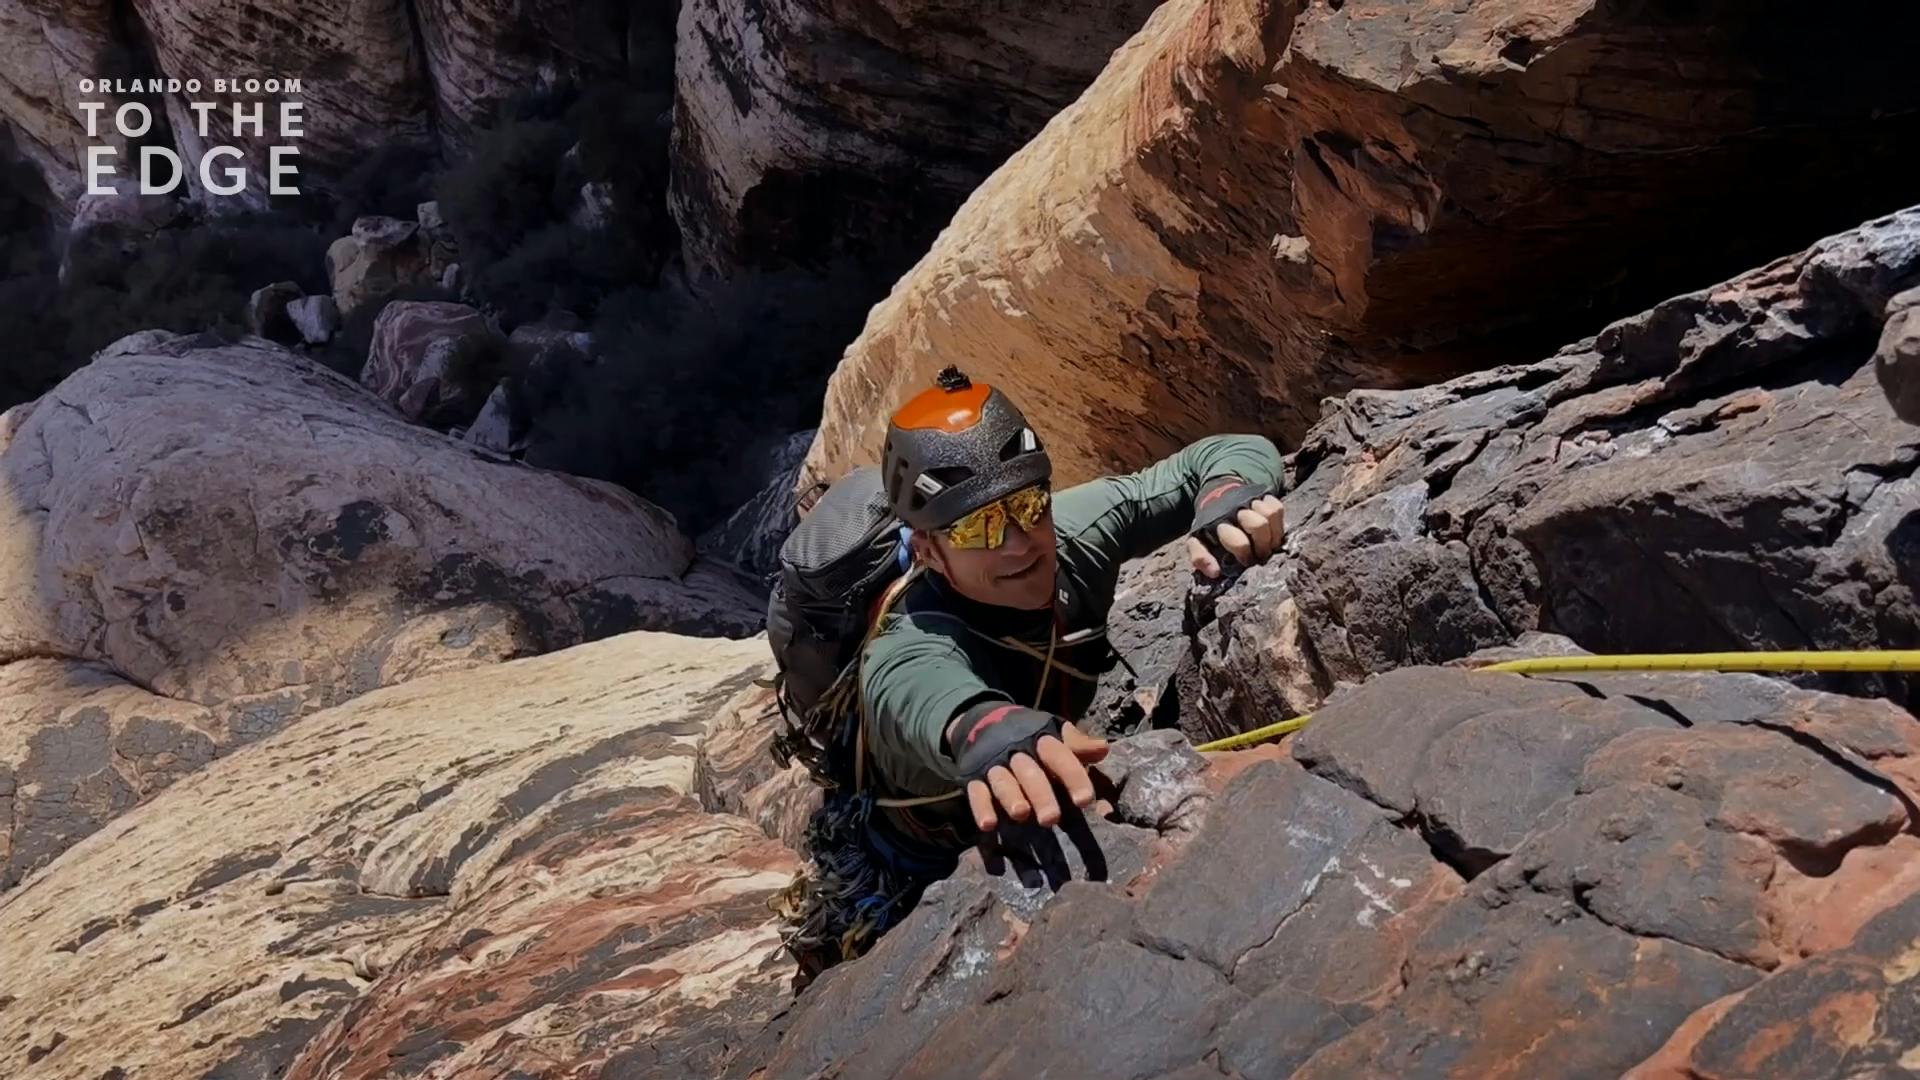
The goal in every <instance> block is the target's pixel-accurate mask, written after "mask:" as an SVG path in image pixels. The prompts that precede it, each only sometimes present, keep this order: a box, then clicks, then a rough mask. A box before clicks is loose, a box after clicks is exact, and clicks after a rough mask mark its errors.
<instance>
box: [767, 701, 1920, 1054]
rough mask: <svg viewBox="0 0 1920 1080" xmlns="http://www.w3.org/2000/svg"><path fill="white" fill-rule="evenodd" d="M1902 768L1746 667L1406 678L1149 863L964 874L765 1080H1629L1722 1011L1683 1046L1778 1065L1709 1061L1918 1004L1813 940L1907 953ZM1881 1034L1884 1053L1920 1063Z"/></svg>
mask: <svg viewBox="0 0 1920 1080" xmlns="http://www.w3.org/2000/svg"><path fill="white" fill-rule="evenodd" d="M1155 739H1157V740H1162V741H1164V740H1165V736H1164V735H1156V736H1155ZM1177 743H1178V740H1177V738H1176V739H1175V740H1173V742H1172V743H1169V744H1168V745H1166V746H1164V747H1163V748H1162V749H1161V750H1160V751H1159V752H1160V753H1167V752H1172V751H1173V750H1174V749H1176V748H1177ZM1469 757H1470V758H1471V761H1472V762H1475V763H1477V765H1478V767H1472V768H1469V767H1464V766H1465V765H1466V764H1467V759H1468V758H1469ZM1238 758H1250V759H1253V760H1252V761H1251V763H1250V764H1241V763H1239V762H1237V761H1236V759H1238ZM1916 763H1920V729H1916V727H1915V725H1914V724H1913V721H1912V718H1911V717H1910V716H1908V715H1907V714H1905V713H1904V712H1903V711H1902V710H1900V709H1898V708H1897V707H1895V706H1893V705H1891V704H1889V703H1887V702H1885V701H1863V700H1859V699H1852V698H1843V697H1838V696H1836V695H1831V694H1827V693H1823V692H1817V691H1807V690H1799V689H1795V688H1792V687H1787V686H1784V685H1782V684H1780V683H1778V682H1774V681H1771V680H1766V679H1761V678H1759V677H1755V676H1740V675H1717V676H1686V677H1672V676H1666V677H1661V676H1653V677H1644V678H1639V679H1628V680H1626V681H1624V682H1623V683H1621V684H1619V685H1613V686H1609V685H1606V684H1605V682H1604V680H1602V681H1599V682H1597V683H1595V684H1589V685H1587V686H1576V685H1572V684H1569V683H1566V682H1562V681H1558V680H1553V679H1529V678H1523V677H1520V676H1514V675H1503V674H1491V673H1484V672H1474V671H1466V670H1457V669H1442V668H1410V669H1406V670H1402V671H1397V672H1394V673H1392V674H1389V675H1385V676H1381V677H1378V678H1375V679H1373V680H1371V681H1369V682H1368V683H1366V684H1365V685H1364V686H1361V687H1359V688H1357V689H1354V690H1351V691H1349V692H1346V693H1343V694H1340V695H1338V696H1337V697H1336V698H1335V699H1334V700H1333V701H1332V702H1330V703H1329V704H1328V705H1327V706H1326V707H1325V708H1324V709H1322V710H1321V711H1320V712H1319V713H1318V714H1317V715H1316V717H1315V719H1314V721H1313V723H1312V724H1311V725H1310V726H1309V727H1308V728H1307V729H1306V731H1305V732H1304V733H1303V734H1301V735H1299V736H1296V737H1295V738H1294V739H1293V740H1292V741H1291V746H1290V752H1288V753H1286V754H1284V755H1282V754H1276V753H1274V752H1272V751H1271V750H1265V751H1259V752H1251V753H1248V754H1241V755H1231V756H1228V757H1225V758H1217V759H1215V764H1214V767H1213V769H1212V770H1210V772H1208V773H1203V774H1199V775H1201V776H1203V777H1209V776H1210V777H1212V780H1213V783H1214V784H1215V785H1216V786H1217V785H1218V783H1219V781H1220V776H1219V775H1217V774H1223V773H1228V772H1237V775H1234V776H1233V777H1232V779H1231V780H1230V781H1228V782H1226V783H1225V786H1224V790H1220V791H1218V793H1217V794H1214V795H1212V796H1211V797H1210V798H1208V799H1206V801H1205V805H1204V809H1203V811H1202V813H1201V823H1200V824H1199V826H1198V828H1197V829H1195V830H1192V831H1190V832H1180V831H1176V830H1171V829H1166V828H1164V827H1162V828H1160V829H1158V830H1155V831H1145V835H1146V836H1147V837H1149V838H1150V839H1149V841H1148V844H1147V849H1148V852H1149V854H1148V857H1147V859H1146V861H1145V863H1144V864H1141V865H1140V866H1139V869H1138V870H1137V871H1136V870H1135V869H1134V866H1135V864H1134V863H1133V862H1131V861H1130V860H1129V857H1128V856H1127V854H1126V853H1127V852H1129V851H1131V850H1132V849H1133V848H1134V847H1135V846H1136V842H1135V841H1134V840H1133V839H1132V836H1133V834H1134V833H1136V832H1142V831H1144V830H1141V829H1140V828H1139V827H1138V826H1125V825H1118V824H1114V823H1109V822H1104V821H1103V822H1099V823H1097V827H1096V828H1095V829H1094V830H1093V834H1094V835H1095V836H1096V837H1097V838H1099V839H1100V841H1101V843H1102V844H1104V845H1111V846H1112V848H1113V849H1114V850H1117V851H1119V852H1121V854H1120V855H1118V856H1116V857H1113V858H1112V859H1111V861H1112V863H1114V864H1116V865H1118V866H1121V867H1124V868H1125V869H1124V872H1120V873H1114V874H1110V875H1108V876H1107V879H1106V880H1105V881H1086V880H1067V881H1066V882H1064V883H1063V884H1062V885H1060V886H1059V887H1058V890H1057V895H1055V896H1054V898H1053V900H1052V901H1051V903H1049V904H1047V905H1046V906H1044V907H1041V908H1039V910H1037V911H1029V910H1024V909H1021V908H1019V907H1017V906H1015V905H1012V904H1009V903H1007V901H1006V899H1005V898H1004V897H1003V896H1002V895H1001V893H1000V892H999V891H997V890H998V889H999V888H1000V879H999V878H996V877H994V876H993V875H991V874H990V873H988V871H987V870H986V868H985V867H984V865H983V864H981V863H980V862H979V861H978V860H977V859H973V858H971V857H970V858H969V860H968V861H967V863H966V864H964V865H963V868H962V870H961V871H960V872H959V873H958V874H956V875H955V876H954V878H952V879H950V880H949V881H947V882H945V883H943V884H942V885H940V886H937V887H936V888H935V889H934V890H933V891H931V892H929V894H928V899H927V900H926V901H924V902H923V905H922V907H921V908H920V909H919V910H917V911H916V912H915V913H914V914H913V916H911V917H910V918H909V919H908V920H907V922H906V923H905V924H903V925H902V926H901V927H899V928H898V929H897V930H895V931H894V932H893V933H892V934H890V935H889V936H888V937H887V938H886V939H884V940H883V941H882V943H881V945H880V946H879V948H878V949H877V950H876V951H875V953H873V954H872V955H871V956H869V957H867V958H865V959H863V960H861V961H859V962H857V963H855V964H850V965H843V966H842V967H840V968H836V969H834V970H833V971H831V972H829V973H828V974H827V975H826V976H824V977H823V978H822V979H821V980H820V982H819V983H818V984H816V986H815V987H814V988H812V989H810V990H809V991H808V992H807V993H806V994H805V995H804V996H803V997H802V998H801V1000H800V1002H799V1005H798V1007H797V1009H796V1010H795V1013H794V1015H793V1016H792V1017H790V1018H788V1019H786V1020H785V1021H783V1024H784V1027H783V1029H782V1030H781V1031H780V1032H779V1033H778V1042H777V1044H776V1045H777V1049H776V1050H775V1051H774V1052H773V1054H772V1056H771V1064H770V1065H769V1066H768V1067H767V1071H766V1074H765V1075H766V1076H767V1077H768V1078H770V1080H772V1078H784V1077H794V1078H799V1077H808V1076H817V1075H821V1074H823V1073H826V1074H831V1075H836V1076H844V1077H864V1076H873V1077H882V1076H914V1077H947V1076H951V1077H997V1076H1006V1077H1017V1076H1031V1075H1037V1074H1050V1073H1051V1074H1058V1075H1099V1076H1121V1077H1139V1078H1143V1080H1144V1078H1152V1077H1166V1076H1175V1075H1178V1076H1183V1077H1184V1076H1187V1075H1196V1076H1198V1075H1225V1076H1230V1077H1238V1078H1242V1080H1262V1078H1276V1080H1277V1078H1281V1077H1286V1076H1299V1077H1344V1076H1356V1075H1393V1076H1414V1077H1420V1076H1433V1077H1440V1076H1450V1077H1461V1076H1475V1077H1481V1076H1494V1077H1515V1078H1520V1077H1531V1076H1542V1075H1555V1076H1581V1077H1585V1076H1593V1077H1600V1076H1618V1075H1620V1073H1622V1072H1624V1071H1625V1070H1627V1069H1630V1068H1633V1067H1634V1066H1636V1065H1637V1064H1639V1063H1640V1062H1642V1061H1643V1060H1646V1059H1648V1058H1650V1057H1652V1056H1653V1055H1655V1054H1656V1052H1659V1051H1661V1048H1662V1044H1663V1043H1665V1042H1666V1041H1667V1040H1668V1038H1669V1036H1671V1035H1673V1033H1674V1032H1675V1031H1676V1030H1677V1029H1679V1028H1680V1027H1681V1026H1682V1024H1683V1023H1684V1022H1686V1021H1688V1019H1689V1017H1690V1016H1692V1015H1693V1014H1694V1013H1695V1012H1696V1010H1701V1009H1704V1008H1707V1007H1708V1006H1710V1005H1712V1004H1714V1003H1715V1002H1719V1001H1721V1000H1722V999H1723V998H1727V997H1728V996H1729V995H1735V994H1739V993H1741V992H1743V991H1744V992H1746V996H1745V997H1743V998H1737V999H1734V1001H1735V1002H1736V1003H1735V1004H1734V1005H1732V1006H1730V1007H1729V1006H1724V1005H1723V1006H1722V1011H1723V1013H1724V1015H1722V1016H1721V1017H1720V1019H1719V1020H1718V1021H1717V1023H1718V1025H1719V1026H1718V1027H1716V1028H1714V1029H1713V1031H1712V1032H1710V1036H1711V1037H1709V1038H1704V1039H1702V1040H1701V1041H1700V1043H1699V1047H1698V1048H1694V1049H1692V1050H1691V1051H1690V1052H1691V1053H1693V1054H1695V1055H1696V1059H1698V1058H1699V1057H1704V1056H1705V1055H1708V1054H1710V1053H1720V1054H1722V1055H1723V1057H1727V1059H1728V1060H1733V1061H1736V1065H1735V1066H1731V1067H1729V1071H1727V1072H1725V1073H1724V1075H1728V1076H1734V1075H1774V1074H1773V1073H1772V1072H1769V1071H1766V1070H1762V1071H1760V1072H1752V1071H1748V1072H1741V1071H1739V1066H1738V1065H1737V1062H1738V1061H1739V1060H1746V1059H1739V1058H1738V1055H1739V1054H1740V1053H1746V1054H1748V1055H1750V1057H1751V1055H1754V1054H1762V1053H1763V1052H1762V1051H1761V1050H1758V1049H1755V1048H1754V1046H1752V1045H1747V1044H1742V1045H1741V1046H1739V1047H1735V1048H1734V1049H1731V1050H1730V1049H1727V1048H1726V1047H1725V1045H1724V1044H1726V1043H1728V1042H1729V1040H1737V1039H1739V1038H1741V1037H1742V1036H1741V1035H1740V1034H1739V1033H1741V1032H1748V1033H1751V1032H1752V1030H1753V1029H1754V1027H1755V1026H1756V1024H1757V1023H1758V1021H1756V1020H1755V1019H1753V1018H1752V1017H1751V1016H1750V1015H1749V1014H1751V1013H1753V1012H1754V1010H1756V1009H1759V1008H1761V1007H1762V1004H1761V1003H1762V1002H1766V1001H1771V1000H1781V999H1783V998H1785V996H1786V995H1790V994H1792V995H1799V997H1798V998H1796V999H1794V1000H1806V1001H1810V1002H1811V1001H1815V1000H1818V995H1820V994H1835V993H1838V990H1835V989H1833V987H1834V986H1836V985H1838V982H1837V980H1841V978H1842V977H1841V976H1838V975H1831V974H1826V973H1828V972H1829V970H1830V969H1834V968H1836V967H1837V968H1840V969H1844V972H1845V973H1846V974H1845V978H1847V979H1852V980H1853V981H1852V982H1848V983H1846V984H1845V985H1846V986H1847V987H1856V985H1857V986H1865V987H1867V989H1868V991H1870V992H1871V993H1872V994H1875V995H1878V998H1876V1000H1882V1001H1887V1002H1891V1001H1892V1000H1894V998H1896V997H1897V996H1898V994H1899V993H1901V992H1902V991H1901V990H1900V987H1902V986H1905V985H1906V984H1905V982H1904V981H1903V980H1904V979H1906V978H1908V977H1909V976H1908V974H1907V973H1906V972H1904V970H1903V971H1901V972H1892V971H1891V970H1890V971H1889V972H1888V973H1886V974H1882V973H1881V972H1880V971H1879V970H1878V969H1877V968H1876V969H1873V970H1872V971H1871V972H1869V970H1868V969H1869V968H1870V967H1871V962H1870V960H1869V959H1868V958H1866V957H1861V956H1857V955H1855V953H1853V952H1847V951H1845V950H1842V951H1840V952H1831V951H1828V950H1830V949H1832V948H1833V946H1834V945H1835V944H1836V943H1838V944H1845V943H1846V942H1847V941H1848V940H1849V939H1850V938H1852V936H1853V933H1854V931H1855V930H1856V929H1858V928H1860V927H1862V926H1863V925H1864V926H1865V927H1866V928H1865V929H1861V930H1860V935H1861V939H1862V940H1867V939H1872V940H1875V941H1878V940H1881V939H1876V938H1872V935H1873V933H1875V932H1876V931H1875V928H1876V927H1880V928H1882V929H1881V930H1880V931H1879V932H1880V933H1881V934H1882V938H1885V937H1888V936H1890V935H1892V934H1893V933H1894V931H1893V930H1889V929H1885V927H1886V926H1887V925H1888V924H1889V921H1890V920H1898V919H1901V918H1905V919H1906V921H1905V923H1904V924H1903V927H1902V929H1903V930H1904V932H1905V933H1906V935H1907V938H1906V941H1907V943H1908V945H1909V947H1910V946H1911V942H1912V941H1913V940H1914V939H1915V938H1916V937H1920V922H1916V921H1914V919H1913V917H1912V915H1911V913H1910V912H1909V910H1908V909H1909V908H1910V907H1911V905H1912V904H1913V903H1914V902H1916V901H1920V875H1916V874H1913V873H1907V872H1892V871H1891V870H1890V867H1892V866H1897V865H1898V864H1899V861H1900V860H1901V859H1902V858H1904V857H1905V853H1906V852H1908V851H1909V850H1910V849H1911V848H1912V846H1913V845H1914V844H1915V840H1914V836H1913V831H1914V829H1915V827H1916V823H1917V821H1920V819H1917V818H1916V815H1915V812H1914V802H1913V797H1914V794H1915V792H1916V791H1917V790H1920V787H1916V785H1915V784H1914V783H1913V780H1912V775H1913V774H1912V769H1913V767H1914V765H1915V764H1916ZM1123 790H1124V789H1123ZM1843 897H1851V898H1857V899H1852V900H1849V901H1847V902H1840V898H1843ZM1902 905H1906V906H1905V907H1903V906H1902ZM1874 920H1878V921H1877V922H1876V921H1874ZM1879 947H1881V948H1883V949H1884V948H1886V947H1887V946H1884V945H1883V946H1879ZM1849 948H1855V949H1856V950H1857V949H1859V948H1861V947H1858V946H1849ZM1809 956H1810V957H1812V959H1807V957H1809ZM1794 972H1804V974H1799V975H1795V974H1794ZM1896 974H1897V975H1898V978H1896ZM1869 975H1871V977H1869ZM1787 980H1791V981H1790V982H1787V984H1786V985H1785V986H1784V987H1783V988H1781V989H1768V988H1769V987H1773V986H1776V985H1778V984H1781V983H1782V982H1783V981H1787ZM1768 995H1773V997H1768ZM1849 1000H1852V999H1849ZM1887 1007H1889V1008H1891V1007H1892V1006H1891V1005H1889V1006H1887ZM1742 1009H1745V1010H1746V1012H1745V1013H1743V1012H1741V1010H1742ZM1763 1020H1764V1022H1765V1023H1774V1024H1785V1025H1789V1026H1790V1025H1792V1024H1794V1023H1800V1024H1802V1025H1803V1026H1804V1027H1805V1028H1806V1030H1807V1031H1808V1034H1807V1035H1805V1036H1801V1037H1802V1038H1820V1037H1825V1036H1823V1035H1822V1034H1821V1032H1822V1030H1823V1029H1821V1028H1819V1026H1818V1025H1817V1023H1815V1022H1814V1021H1811V1020H1804V1021H1801V1020H1794V1019H1793V1018H1792V1017H1791V1016H1790V1015H1782V1014H1778V1013H1775V1012H1767V1013H1765V1014H1763ZM1902 1023H1904V1022H1903V1021H1896V1020H1894V1019H1892V1018H1891V1017H1889V1018H1888V1019H1887V1020H1886V1021H1885V1023H1883V1024H1882V1028H1884V1029H1885V1030H1884V1031H1882V1032H1881V1034H1879V1035H1877V1036H1876V1038H1877V1039H1878V1041H1877V1042H1875V1043H1874V1046H1875V1048H1876V1049H1874V1051H1873V1053H1874V1054H1877V1055H1879V1056H1878V1057H1876V1058H1874V1059H1873V1060H1886V1061H1890V1060H1892V1059H1893V1058H1895V1057H1897V1056H1898V1054H1899V1053H1907V1052H1911V1051H1912V1050H1913V1049H1914V1047H1915V1046H1916V1045H1920V1043H1916V1040H1915V1033H1914V1032H1913V1031H1911V1030H1909V1029H1908V1028H1907V1027H1903V1026H1900V1024H1902ZM983 1030H991V1031H994V1032H995V1033H996V1036H995V1037H994V1038H992V1039H981V1038H979V1037H978V1034H979V1032H981V1031H983ZM1727 1032H1733V1033H1734V1034H1727ZM769 1037H770V1038H772V1037H773V1036H769ZM1828 1041H1829V1042H1831V1041H1832V1039H1831V1038H1829V1040H1828ZM1807 1052H1808V1053H1812V1052H1813V1051H1811V1050H1809V1051H1807ZM1822 1052H1829V1053H1832V1052H1837V1051H1835V1050H1834V1049H1833V1047H1831V1046H1827V1047H1825V1048H1824V1049H1823V1050H1822ZM1715 1060H1718V1059H1715ZM1208 1070H1212V1071H1211V1072H1209V1071H1208ZM1661 1075H1669V1074H1661ZM1671 1075H1675V1076H1679V1075H1690V1074H1681V1073H1674V1074H1671ZM1713 1075H1722V1074H1713ZM1796 1075H1801V1074H1796ZM1804 1075H1830V1074H1828V1073H1817V1074H1816V1073H1811V1072H1809V1073H1805V1074H1804Z"/></svg>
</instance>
